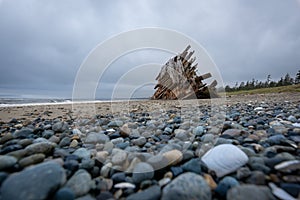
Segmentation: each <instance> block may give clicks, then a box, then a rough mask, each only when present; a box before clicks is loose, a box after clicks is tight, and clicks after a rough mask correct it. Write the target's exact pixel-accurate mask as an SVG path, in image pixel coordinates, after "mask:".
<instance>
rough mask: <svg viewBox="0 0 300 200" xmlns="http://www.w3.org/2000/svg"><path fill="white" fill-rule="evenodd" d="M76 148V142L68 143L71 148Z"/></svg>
mask: <svg viewBox="0 0 300 200" xmlns="http://www.w3.org/2000/svg"><path fill="white" fill-rule="evenodd" d="M77 146H78V142H77V140H72V142H71V143H70V147H71V148H75V147H77Z"/></svg>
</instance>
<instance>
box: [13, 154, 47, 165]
mask: <svg viewBox="0 0 300 200" xmlns="http://www.w3.org/2000/svg"><path fill="white" fill-rule="evenodd" d="M44 159H45V155H44V154H42V153H38V154H33V155H31V156H28V157H25V158H22V159H21V160H19V165H20V166H21V167H23V168H24V167H27V166H29V165H33V164H37V163H40V162H43V161H44Z"/></svg>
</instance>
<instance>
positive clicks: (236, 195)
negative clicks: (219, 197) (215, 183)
mask: <svg viewBox="0 0 300 200" xmlns="http://www.w3.org/2000/svg"><path fill="white" fill-rule="evenodd" d="M226 197H227V199H234V200H245V199H247V200H257V199H259V200H275V197H274V196H273V195H272V193H271V191H270V189H269V188H268V187H267V186H256V185H250V184H249V185H248V184H245V185H238V186H236V187H233V188H231V189H230V190H229V191H228V192H227V195H226Z"/></svg>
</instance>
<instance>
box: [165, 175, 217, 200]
mask: <svg viewBox="0 0 300 200" xmlns="http://www.w3.org/2000/svg"><path fill="white" fill-rule="evenodd" d="M211 198H212V195H211V191H210V187H209V186H208V184H207V183H206V181H205V179H204V178H203V177H202V176H200V175H198V174H195V173H191V172H186V173H184V174H181V175H179V176H178V177H176V178H175V179H174V180H173V181H172V182H171V183H169V184H168V185H166V186H165V187H164V189H163V193H162V198H161V199H162V200H174V199H180V200H190V199H201V200H211Z"/></svg>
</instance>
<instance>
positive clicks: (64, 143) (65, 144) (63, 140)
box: [59, 137, 71, 147]
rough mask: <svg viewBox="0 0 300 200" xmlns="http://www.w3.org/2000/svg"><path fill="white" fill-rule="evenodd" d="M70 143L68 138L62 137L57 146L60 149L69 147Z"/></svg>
mask: <svg viewBox="0 0 300 200" xmlns="http://www.w3.org/2000/svg"><path fill="white" fill-rule="evenodd" d="M70 143H71V138H69V137H64V138H63V139H62V140H61V141H60V143H59V146H60V147H65V146H69V145H70Z"/></svg>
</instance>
